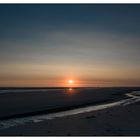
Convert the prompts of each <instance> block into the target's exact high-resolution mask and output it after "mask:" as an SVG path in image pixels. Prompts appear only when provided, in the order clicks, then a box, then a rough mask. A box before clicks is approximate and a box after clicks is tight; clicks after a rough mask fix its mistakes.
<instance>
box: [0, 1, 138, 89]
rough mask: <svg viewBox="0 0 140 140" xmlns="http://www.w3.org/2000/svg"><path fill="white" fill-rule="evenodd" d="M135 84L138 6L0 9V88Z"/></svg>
mask: <svg viewBox="0 0 140 140" xmlns="http://www.w3.org/2000/svg"><path fill="white" fill-rule="evenodd" d="M68 80H73V81H74V82H73V83H72V85H71V86H78V87H79V86H84V87H85V86H88V87H93V86H140V5H2V4H1V5H0V86H1V87H3V86H4V87H6V86H8V87H9V86H14V87H16V86H17V87H22V86H24V87H25V86H35V87H38V86H39V87H51V86H62V87H64V86H70V83H69V82H68Z"/></svg>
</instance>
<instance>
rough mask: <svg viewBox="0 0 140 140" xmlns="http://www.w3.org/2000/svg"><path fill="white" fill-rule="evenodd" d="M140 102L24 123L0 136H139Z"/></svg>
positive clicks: (0, 132)
mask: <svg viewBox="0 0 140 140" xmlns="http://www.w3.org/2000/svg"><path fill="white" fill-rule="evenodd" d="M139 108H140V102H138V103H135V104H131V105H128V106H124V107H122V106H118V107H114V108H109V109H105V110H100V111H95V112H90V113H83V114H78V115H72V116H67V117H62V118H56V119H54V120H46V121H43V122H36V123H27V124H24V125H21V126H16V127H11V128H8V129H4V130H0V135H1V136H2V135H3V136H140V120H139V119H140V109H139Z"/></svg>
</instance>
